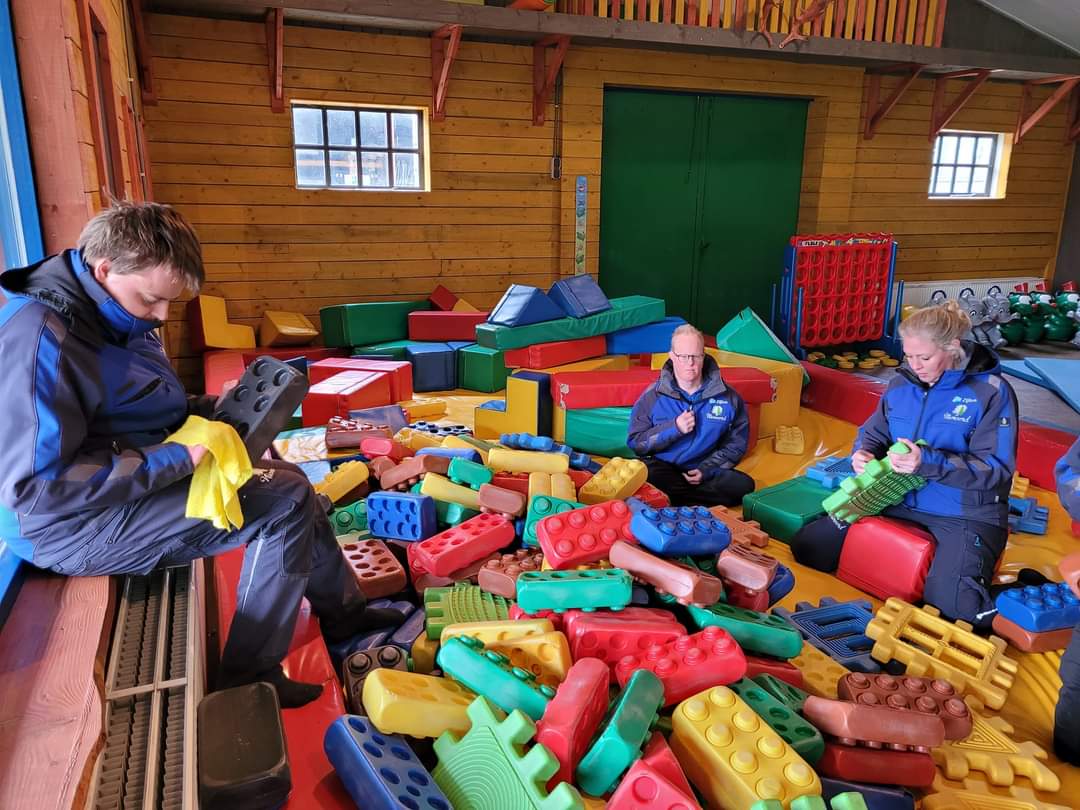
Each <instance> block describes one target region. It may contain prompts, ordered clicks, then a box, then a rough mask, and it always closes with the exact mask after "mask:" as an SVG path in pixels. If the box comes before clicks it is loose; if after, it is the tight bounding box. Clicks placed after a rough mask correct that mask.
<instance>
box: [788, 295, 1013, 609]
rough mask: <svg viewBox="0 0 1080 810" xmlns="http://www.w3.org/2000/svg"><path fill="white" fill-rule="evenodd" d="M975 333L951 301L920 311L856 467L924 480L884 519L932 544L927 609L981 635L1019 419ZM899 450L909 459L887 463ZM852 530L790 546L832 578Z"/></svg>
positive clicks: (814, 535)
mask: <svg viewBox="0 0 1080 810" xmlns="http://www.w3.org/2000/svg"><path fill="white" fill-rule="evenodd" d="M970 329H971V321H970V319H969V318H968V316H967V314H966V313H965V312H964V311H963V310H962V309H961V308H960V306H959V304H957V303H956V302H955V301H949V302H947V303H946V304H945V305H943V306H929V307H925V308H923V309H920V310H917V311H916V312H914V313H912V315H911V316H909V317H908V318H907V319H906V320H904V321H903V322H902V323H901V324H900V337H901V339H902V341H903V345H904V363H903V364H902V365H901V366H900V368H899V369H898V373H897V375H896V376H895V377H894V378H893V379H892V381H891V382H890V383H889V386H888V388H887V389H886V391H885V393H884V395H883V396H882V397H881V401H880V402H879V403H878V407H877V410H876V411H875V412H874V413H873V414H872V415H871V417H870V418H869V419H868V420H867V421H866V423H865V424H864V425H863V426H862V427H861V428H860V429H859V433H858V436H857V437H856V439H855V452H854V454H853V455H852V457H851V461H852V467H853V468H854V469H855V472H856V473H861V472H862V471H863V469H864V468H865V466H866V463H867V462H868V461H870V460H871V459H874V458H884V457H885V456H886V454H888V458H889V462H890V463H891V465H892V468H893V469H894V470H896V471H897V472H902V473H915V474H917V475H919V476H922V477H923V478H924V479H926V486H924V487H922V488H921V489H918V490H915V491H913V492H909V493H908V494H907V496H906V497H905V498H904V501H903V503H901V504H900V505H898V506H894V507H890V508H888V509H886V510H885V511H884V512H883V514H884V515H886V516H887V517H892V518H898V519H900V520H906V521H910V522H911V523H915V524H917V525H919V526H921V527H923V528H925V529H926V530H927V531H929V532H930V533H931V534H932V535H933V536H934V540H935V541H936V549H935V553H934V561H933V564H932V565H931V567H930V572H929V574H928V575H927V577H926V584H925V586H924V593H923V598H924V600H925V601H926V602H927V603H929V604H932V605H934V606H936V607H937V608H939V609H940V610H941V612H942V613H943V614H944V615H945V616H947V617H949V618H951V619H963V620H965V621H968V622H971V623H972V624H974V625H976V626H978V627H982V628H985V627H988V626H989V625H990V622H991V620H992V619H993V615H994V613H995V609H994V604H993V599H992V597H991V594H990V591H989V585H990V579H991V577H992V576H993V573H994V568H995V566H996V565H997V561H998V558H999V557H1000V556H1001V553H1002V551H1003V550H1004V549H1005V540H1006V537H1007V535H1008V525H1009V524H1008V514H1009V490H1010V488H1011V486H1012V477H1013V471H1014V470H1015V468H1016V440H1017V423H1016V420H1017V411H1016V395H1015V394H1014V393H1013V390H1012V388H1011V387H1010V386H1009V384H1008V383H1007V382H1006V381H1005V379H1004V378H1003V377H1002V374H1001V366H1000V364H999V362H998V358H997V356H996V355H995V354H994V353H993V352H992V351H991V350H990V349H988V348H986V347H985V346H981V345H979V344H977V343H974V342H973V341H971V340H968V339H967V336H968V334H969V331H970ZM896 442H901V443H902V444H904V445H905V446H906V447H907V452H906V453H904V454H902V455H900V454H893V453H888V449H889V447H890V446H892V445H893V444H895V443H896ZM847 528H848V527H847V524H841V523H838V522H837V521H834V520H833V519H832V518H831V517H824V518H821V519H819V520H816V521H814V522H813V523H810V524H808V525H806V526H804V527H803V529H802V530H801V531H799V533H798V534H796V535H795V537H794V538H792V541H791V550H792V553H793V554H794V555H795V559H796V560H798V561H799V562H800V563H802V564H804V565H808V566H810V567H812V568H817V569H819V570H822V571H833V570H835V569H836V567H837V564H838V563H839V560H840V551H841V549H842V548H843V545H844V537H845V536H846V534H847Z"/></svg>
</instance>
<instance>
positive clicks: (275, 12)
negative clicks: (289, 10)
mask: <svg viewBox="0 0 1080 810" xmlns="http://www.w3.org/2000/svg"><path fill="white" fill-rule="evenodd" d="M284 57H285V9H283V8H268V9H267V10H266V61H267V66H268V67H269V69H270V109H271V110H272V111H273V112H276V113H279V112H285V90H284V86H283V85H282V80H281V71H282V62H284V61H285V60H284Z"/></svg>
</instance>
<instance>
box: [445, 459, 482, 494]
mask: <svg viewBox="0 0 1080 810" xmlns="http://www.w3.org/2000/svg"><path fill="white" fill-rule="evenodd" d="M446 475H447V477H448V478H449V479H450V480H451V481H453V482H454V483H455V484H461V485H462V486H464V487H469V488H470V489H480V487H482V486H483V485H484V484H490V483H491V478H492V475H493V473H492V472H491V470H490V469H489V468H487V467H485V466H484V465H483V464H477V463H476V462H475V461H469V460H468V459H467V458H455V459H451V460H450V468H449V469H448V470H447V472H446Z"/></svg>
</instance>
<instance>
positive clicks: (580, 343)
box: [503, 335, 607, 368]
mask: <svg viewBox="0 0 1080 810" xmlns="http://www.w3.org/2000/svg"><path fill="white" fill-rule="evenodd" d="M605 354H607V341H606V340H605V339H604V336H603V335H596V336H595V337H587V338H579V339H578V340H554V341H552V342H550V343H534V344H533V345H532V346H526V347H525V348H523V349H511V350H509V351H508V352H506V354H505V355H504V357H503V360H504V362H505V363H506V365H507V367H508V368H551V367H552V366H561V365H563V364H565V363H576V362H577V361H578V360H588V359H589V358H590V357H601V356H603V355H605Z"/></svg>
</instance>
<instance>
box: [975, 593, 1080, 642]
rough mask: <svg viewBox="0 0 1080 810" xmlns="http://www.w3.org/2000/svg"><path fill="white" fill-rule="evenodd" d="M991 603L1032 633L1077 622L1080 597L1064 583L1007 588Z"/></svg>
mask: <svg viewBox="0 0 1080 810" xmlns="http://www.w3.org/2000/svg"><path fill="white" fill-rule="evenodd" d="M995 604H996V605H997V609H998V613H1000V614H1001V615H1002V616H1004V617H1005V618H1006V619H1008V620H1009V621H1011V622H1016V624H1018V625H1020V626H1021V627H1023V628H1024V629H1025V630H1030V631H1031V632H1033V633H1043V632H1046V631H1047V630H1061V629H1063V628H1065V627H1072V626H1073V625H1074V624H1076V623H1077V622H1078V621H1080V599H1077V598H1076V594H1074V593H1073V592H1072V591H1071V590H1070V589H1069V586H1068V585H1067V584H1066V583H1064V582H1048V583H1047V584H1045V585H1040V586H1038V587H1036V586H1033V585H1029V586H1026V587H1023V588H1009V590H1007V591H1002V592H1001V593H999V594H998V595H997V600H996V602H995Z"/></svg>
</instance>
